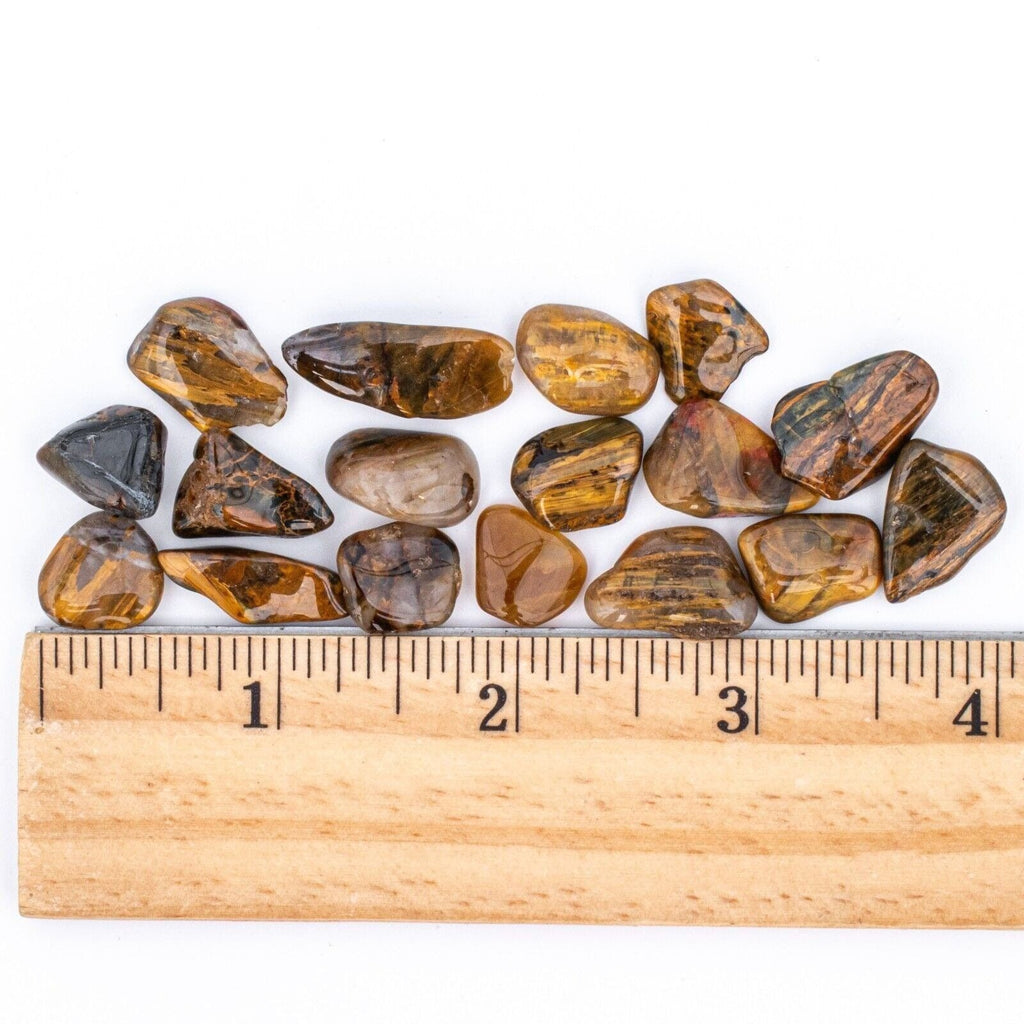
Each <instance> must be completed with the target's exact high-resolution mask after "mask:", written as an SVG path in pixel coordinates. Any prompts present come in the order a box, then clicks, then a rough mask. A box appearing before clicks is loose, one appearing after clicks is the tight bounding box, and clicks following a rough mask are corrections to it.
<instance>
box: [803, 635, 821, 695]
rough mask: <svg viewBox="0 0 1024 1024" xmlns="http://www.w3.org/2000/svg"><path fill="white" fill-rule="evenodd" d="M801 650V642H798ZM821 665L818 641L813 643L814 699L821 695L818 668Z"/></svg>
mask: <svg viewBox="0 0 1024 1024" xmlns="http://www.w3.org/2000/svg"><path fill="white" fill-rule="evenodd" d="M800 645H801V650H802V649H803V640H801V641H800ZM820 664H821V651H820V650H819V648H818V641H817V640H815V641H814V697H815V699H817V698H818V696H819V695H820V693H821V678H820V677H821V673H820V671H819V668H818V666H819V665H820Z"/></svg>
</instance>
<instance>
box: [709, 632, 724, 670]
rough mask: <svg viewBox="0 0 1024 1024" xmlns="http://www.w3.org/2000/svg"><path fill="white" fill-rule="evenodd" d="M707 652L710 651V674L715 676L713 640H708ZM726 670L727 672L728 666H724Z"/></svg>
mask: <svg viewBox="0 0 1024 1024" xmlns="http://www.w3.org/2000/svg"><path fill="white" fill-rule="evenodd" d="M708 650H710V651H711V674H712V675H714V674H715V641H714V640H709V641H708ZM726 670H727V671H728V664H727V665H726Z"/></svg>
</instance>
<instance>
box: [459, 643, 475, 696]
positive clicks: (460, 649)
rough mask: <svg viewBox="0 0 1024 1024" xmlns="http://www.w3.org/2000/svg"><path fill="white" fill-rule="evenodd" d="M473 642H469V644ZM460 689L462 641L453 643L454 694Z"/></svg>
mask: <svg viewBox="0 0 1024 1024" xmlns="http://www.w3.org/2000/svg"><path fill="white" fill-rule="evenodd" d="M472 643H473V641H472V640H470V644H472ZM461 689H462V641H461V640H456V641H455V692H456V693H458V692H459V691H460V690H461Z"/></svg>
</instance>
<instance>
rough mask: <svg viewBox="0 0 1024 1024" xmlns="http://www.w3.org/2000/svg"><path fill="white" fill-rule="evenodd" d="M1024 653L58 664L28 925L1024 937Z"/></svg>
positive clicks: (24, 798) (703, 649) (36, 726)
mask: <svg viewBox="0 0 1024 1024" xmlns="http://www.w3.org/2000/svg"><path fill="white" fill-rule="evenodd" d="M1022 658H1024V637H1022V636H1016V635H1015V636H981V635H978V636H973V637H967V636H962V637H949V636H941V637H940V636H934V635H933V636H921V635H917V636H903V635H895V634H892V635H884V636H881V637H866V636H860V635H843V634H814V633H809V634H796V633H787V634H774V635H773V634H751V635H749V636H747V637H745V638H742V639H733V640H728V641H727V640H716V641H703V642H696V641H690V640H685V641H683V640H678V639H666V638H664V637H652V636H649V635H618V634H610V633H600V634H594V635H590V634H579V633H573V634H566V633H562V632H550V633H543V632H538V633H533V634H530V633H516V632H504V633H503V632H498V631H491V632H478V633H469V632H461V633H459V632H447V633H437V634H433V635H427V634H422V635H416V636H404V637H396V636H390V637H381V636H374V637H366V636H364V635H362V634H356V633H354V632H349V631H345V630H334V631H325V632H314V633H294V632H291V631H260V632H244V631H237V632H232V631H203V632H191V633H189V632H165V633H134V634H121V635H117V636H113V635H108V636H100V635H98V634H85V633H69V632H62V631H55V632H43V633H31V634H29V636H28V637H27V638H26V642H25V653H24V663H23V672H22V687H21V711H20V802H19V837H20V840H19V843H20V849H19V862H20V864H19V870H20V894H21V907H22V911H23V913H25V914H30V915H40V916H57V917H60V916H73V917H167V918H181V917H197V918H210V917H213V918H305V919H430V920H448V921H552V922H557V921H562V922H634V923H641V922H664V923H687V924H786V925H900V926H993V927H994V926H1019V925H1021V924H1022V923H1024V884H1022V883H1024V661H1022Z"/></svg>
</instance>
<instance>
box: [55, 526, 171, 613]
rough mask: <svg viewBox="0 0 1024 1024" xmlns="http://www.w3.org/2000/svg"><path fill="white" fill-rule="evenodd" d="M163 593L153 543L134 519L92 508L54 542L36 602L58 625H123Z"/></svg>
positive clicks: (153, 608)
mask: <svg viewBox="0 0 1024 1024" xmlns="http://www.w3.org/2000/svg"><path fill="white" fill-rule="evenodd" d="M163 592H164V576H163V573H162V572H161V571H160V563H159V562H158V561H157V554H156V546H155V545H154V544H153V542H152V540H150V538H149V535H148V534H147V533H146V531H145V530H143V529H142V527H141V526H139V524H138V523H137V522H135V520H134V519H128V518H126V517H125V516H116V515H112V514H111V513H109V512H93V513H92V514H91V515H88V516H86V517H85V518H84V519H81V520H79V521H78V522H77V523H75V525H74V526H72V527H71V529H70V530H68V532H67V533H65V534H64V536H63V537H61V539H60V540H59V541H58V542H57V546H56V547H55V548H54V549H53V551H51V552H50V556H49V558H47V560H46V563H45V565H44V566H43V570H42V572H41V573H40V574H39V603H40V604H41V605H42V607H43V611H44V612H46V614H47V615H49V616H50V618H51V619H53V621H54V622H56V623H57V624H58V625H60V626H70V627H71V628H72V629H127V628H128V627H129V626H138V625H140V624H141V623H143V622H145V621H146V619H148V618H149V617H150V616H151V615H152V614H153V612H155V611H156V607H157V605H158V604H159V603H160V598H161V597H162V596H163Z"/></svg>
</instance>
